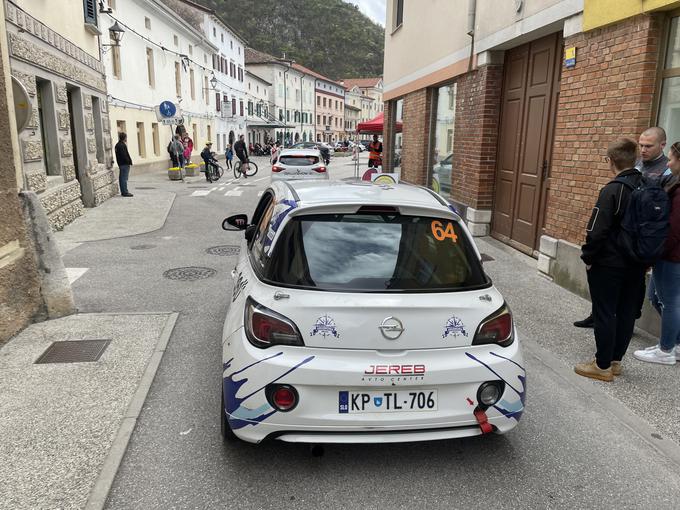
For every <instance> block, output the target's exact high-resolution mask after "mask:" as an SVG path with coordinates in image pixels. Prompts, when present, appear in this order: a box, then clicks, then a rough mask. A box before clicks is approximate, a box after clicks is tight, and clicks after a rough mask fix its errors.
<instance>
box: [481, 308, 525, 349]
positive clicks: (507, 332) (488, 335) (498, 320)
mask: <svg viewBox="0 0 680 510" xmlns="http://www.w3.org/2000/svg"><path fill="white" fill-rule="evenodd" d="M514 340H515V334H514V327H513V322H512V313H511V312H510V308H508V305H506V304H503V306H502V307H501V308H500V309H498V310H497V311H495V312H494V313H492V314H491V315H489V316H488V317H487V318H486V319H484V320H483V321H482V323H481V324H480V325H479V327H478V328H477V332H476V333H475V337H474V339H473V340H472V345H483V344H498V345H500V346H501V347H507V346H508V345H510V344H512V342H513V341H514Z"/></svg>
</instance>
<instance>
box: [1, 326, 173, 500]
mask: <svg viewBox="0 0 680 510" xmlns="http://www.w3.org/2000/svg"><path fill="white" fill-rule="evenodd" d="M176 319H177V314H174V313H170V314H156V315H151V314H149V315H136V314H118V315H113V314H110V315H109V314H83V315H71V316H69V317H64V318H62V319H57V320H52V321H47V322H43V323H40V324H34V325H32V326H30V327H28V328H27V329H25V330H24V331H23V332H22V333H21V334H19V335H18V336H16V337H14V338H13V339H12V340H11V341H10V342H9V343H7V344H6V345H5V346H4V347H3V348H2V349H1V350H0V409H2V412H1V413H0V433H1V434H2V446H1V447H0V478H1V479H2V483H1V484H0V506H2V508H12V509H14V510H20V509H35V508H85V507H87V508H98V507H99V506H100V505H103V503H104V499H105V497H106V494H107V493H108V489H109V487H110V484H111V483H112V482H113V476H114V475H115V473H116V469H117V467H118V463H119V462H120V460H121V458H122V455H123V453H124V451H125V446H126V445H127V441H128V439H129V436H130V434H131V433H132V430H133V428H134V425H135V422H136V419H137V416H138V415H139V413H140V412H141V409H142V405H143V403H144V399H145V397H146V393H147V391H148V389H149V387H150V386H151V381H152V380H153V376H154V374H155V372H156V369H157V368H158V364H159V363H160V359H161V357H162V355H163V351H164V350H165V346H166V344H167V342H168V339H169V338H170V334H171V333H172V329H173V327H174V324H175V321H176ZM86 339H106V340H110V343H109V344H108V346H107V347H106V349H105V350H104V352H103V354H102V355H101V358H100V359H99V360H98V361H96V362H81V363H69V362H63V363H49V364H35V361H36V360H37V359H38V358H39V357H40V356H41V355H42V354H43V353H44V352H45V350H46V349H47V348H48V347H49V346H50V345H51V344H52V342H69V344H71V346H72V347H73V346H76V344H81V342H80V341H82V340H86ZM81 354H82V353H81ZM100 473H101V474H100ZM88 498H90V499H91V506H87V505H86V504H87V502H88Z"/></svg>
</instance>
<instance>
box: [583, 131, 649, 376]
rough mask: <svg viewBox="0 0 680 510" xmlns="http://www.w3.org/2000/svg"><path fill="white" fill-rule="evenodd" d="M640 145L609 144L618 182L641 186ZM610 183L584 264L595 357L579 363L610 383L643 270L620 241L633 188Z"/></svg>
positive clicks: (596, 211)
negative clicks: (593, 331) (638, 154)
mask: <svg viewBox="0 0 680 510" xmlns="http://www.w3.org/2000/svg"><path fill="white" fill-rule="evenodd" d="M636 158H637V144H636V143H635V142H634V141H633V140H631V139H629V138H621V139H618V140H616V141H615V142H613V143H611V144H610V145H609V148H608V149H607V161H608V162H609V167H610V169H611V170H612V172H613V173H615V174H616V179H617V181H620V180H625V181H627V182H628V183H630V184H631V185H632V186H633V187H635V186H637V184H638V183H639V181H640V179H641V178H642V174H641V173H640V171H639V170H636V169H635V160H636ZM617 181H611V182H609V183H608V184H606V185H605V186H604V187H603V188H602V189H601V190H600V195H599V197H598V199H597V203H596V204H595V207H594V208H593V213H592V215H591V217H590V221H589V222H588V227H587V229H586V242H585V244H584V245H583V246H582V247H581V259H582V260H583V262H585V264H586V270H587V273H588V287H589V288H590V297H591V299H592V301H593V319H594V321H595V344H596V354H595V360H593V361H592V362H590V363H579V364H578V365H576V366H575V367H574V370H575V371H576V373H577V374H579V375H582V376H584V377H590V378H592V379H599V380H601V381H611V380H613V378H614V375H619V374H620V373H621V360H622V359H623V356H624V354H625V353H626V350H627V349H628V344H629V343H630V339H631V337H632V336H633V327H634V326H635V315H636V313H637V311H638V310H637V309H638V307H639V295H640V290H641V288H642V286H643V285H644V274H645V268H644V267H643V266H640V265H639V264H635V263H633V262H631V261H630V260H628V259H627V258H626V256H625V255H624V253H623V251H622V250H621V249H620V248H619V246H618V243H617V238H618V234H619V232H620V230H621V220H622V219H623V215H624V213H625V211H626V208H627V207H628V202H629V200H630V195H631V191H630V189H629V188H628V187H627V186H626V185H624V184H623V183H621V182H617Z"/></svg>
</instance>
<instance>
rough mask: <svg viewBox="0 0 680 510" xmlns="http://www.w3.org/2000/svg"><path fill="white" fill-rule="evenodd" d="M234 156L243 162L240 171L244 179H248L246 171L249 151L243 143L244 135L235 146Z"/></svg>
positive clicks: (240, 136)
mask: <svg viewBox="0 0 680 510" xmlns="http://www.w3.org/2000/svg"><path fill="white" fill-rule="evenodd" d="M234 154H236V157H237V158H238V159H239V160H240V161H241V167H240V171H241V174H243V177H244V178H246V179H247V178H248V175H247V174H246V170H248V167H247V166H246V165H248V149H247V147H246V143H245V142H244V141H243V135H239V137H238V141H237V142H236V143H235V144H234Z"/></svg>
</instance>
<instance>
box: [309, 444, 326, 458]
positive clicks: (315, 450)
mask: <svg viewBox="0 0 680 510" xmlns="http://www.w3.org/2000/svg"><path fill="white" fill-rule="evenodd" d="M309 451H310V453H311V454H312V457H323V454H324V453H325V451H324V448H323V445H322V444H313V445H311V447H310V449H309Z"/></svg>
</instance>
